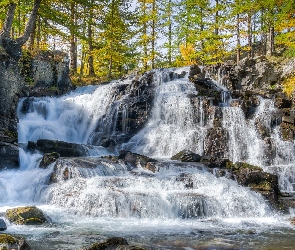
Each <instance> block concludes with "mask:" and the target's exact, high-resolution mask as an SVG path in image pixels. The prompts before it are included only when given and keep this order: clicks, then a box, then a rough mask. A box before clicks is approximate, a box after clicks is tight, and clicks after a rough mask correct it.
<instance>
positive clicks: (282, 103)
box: [274, 97, 292, 109]
mask: <svg viewBox="0 0 295 250" xmlns="http://www.w3.org/2000/svg"><path fill="white" fill-rule="evenodd" d="M274 104H275V107H276V108H279V109H284V108H291V106H292V101H291V100H289V99H287V98H284V97H276V98H275V103H274Z"/></svg>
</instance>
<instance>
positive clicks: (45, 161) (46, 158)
mask: <svg viewBox="0 0 295 250" xmlns="http://www.w3.org/2000/svg"><path fill="white" fill-rule="evenodd" d="M59 157H60V154H59V153H56V152H52V153H46V154H44V155H43V157H42V160H41V162H40V165H39V167H40V168H47V167H48V166H49V165H50V164H52V163H54V162H56V160H57V159H58V158H59Z"/></svg>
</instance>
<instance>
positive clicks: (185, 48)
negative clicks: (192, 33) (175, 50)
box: [179, 43, 196, 65]
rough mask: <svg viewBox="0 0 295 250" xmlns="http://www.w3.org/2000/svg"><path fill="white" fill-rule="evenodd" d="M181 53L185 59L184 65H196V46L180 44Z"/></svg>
mask: <svg viewBox="0 0 295 250" xmlns="http://www.w3.org/2000/svg"><path fill="white" fill-rule="evenodd" d="M179 51H180V53H181V56H182V59H183V65H190V64H193V63H195V61H196V60H195V46H194V45H193V44H192V43H185V44H180V45H179Z"/></svg>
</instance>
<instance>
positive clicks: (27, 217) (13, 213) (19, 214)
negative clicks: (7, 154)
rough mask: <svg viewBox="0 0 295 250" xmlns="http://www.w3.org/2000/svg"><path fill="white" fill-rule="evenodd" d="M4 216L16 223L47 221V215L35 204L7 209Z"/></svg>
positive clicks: (28, 223) (35, 223) (41, 222)
mask: <svg viewBox="0 0 295 250" xmlns="http://www.w3.org/2000/svg"><path fill="white" fill-rule="evenodd" d="M5 217H6V218H7V219H8V220H9V221H10V222H12V223H14V224H18V225H40V224H43V223H45V222H48V217H47V216H46V215H45V214H44V213H43V212H42V210H41V209H39V208H37V207H35V206H32V207H17V208H12V209H7V210H6V213H5Z"/></svg>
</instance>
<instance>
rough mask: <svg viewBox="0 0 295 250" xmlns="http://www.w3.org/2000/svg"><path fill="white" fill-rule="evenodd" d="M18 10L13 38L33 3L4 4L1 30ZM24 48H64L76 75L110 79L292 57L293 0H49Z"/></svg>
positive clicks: (294, 44) (294, 42)
mask: <svg viewBox="0 0 295 250" xmlns="http://www.w3.org/2000/svg"><path fill="white" fill-rule="evenodd" d="M11 3H13V4H14V5H15V14H14V19H13V23H12V29H11V37H12V38H14V37H18V36H20V34H22V33H23V32H24V30H25V25H26V23H27V21H28V19H29V16H30V13H31V10H32V8H33V1H32V0H15V1H11V0H2V1H1V3H0V28H1V27H2V26H3V25H4V23H5V18H6V16H7V13H8V11H9V6H10V5H11ZM23 48H24V49H26V50H27V51H30V52H31V53H36V52H37V51H40V50H48V49H50V50H55V49H59V50H66V51H69V55H70V70H71V74H72V75H77V76H81V77H82V76H90V77H97V78H99V79H101V80H110V79H114V78H118V77H122V76H124V75H125V74H127V73H130V72H132V71H147V70H150V69H154V68H159V67H171V66H173V67H175V66H183V65H189V64H192V63H197V64H216V63H223V62H225V61H227V60H234V61H236V62H238V61H239V60H241V58H243V57H246V56H248V57H253V56H254V54H257V53H258V54H259V55H267V56H272V55H276V54H278V53H279V54H283V55H284V56H287V57H288V56H289V57H292V56H294V55H295V4H294V1H293V0H279V1H278V0H263V1H259V0H243V1H242V0H227V1H226V0H199V1H195V0H184V1H180V0H161V1H159V0H108V1H106V0H100V1H96V0H63V1H61V0H46V1H45V0H44V1H41V5H40V8H39V12H38V16H37V18H36V22H35V24H34V27H33V32H32V33H31V34H30V37H29V39H28V41H27V42H26V43H25V45H24V47H23Z"/></svg>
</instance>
